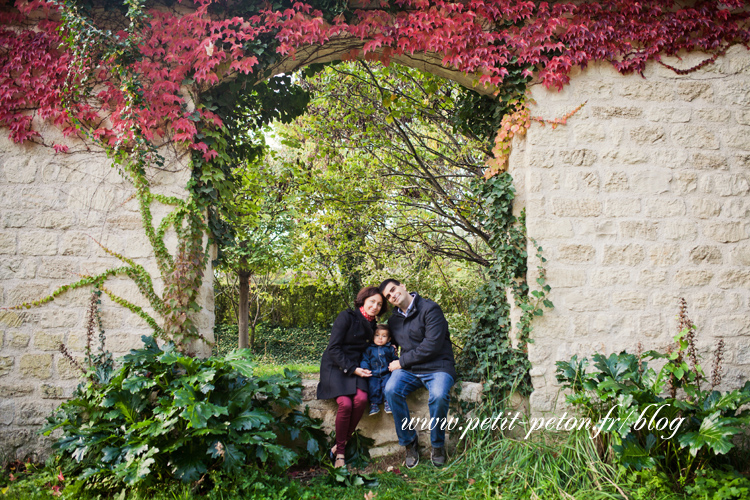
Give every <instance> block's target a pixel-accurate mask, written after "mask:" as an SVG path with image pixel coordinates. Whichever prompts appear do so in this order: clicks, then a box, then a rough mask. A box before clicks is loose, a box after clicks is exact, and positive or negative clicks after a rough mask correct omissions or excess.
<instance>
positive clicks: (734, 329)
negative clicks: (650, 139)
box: [714, 314, 750, 337]
mask: <svg viewBox="0 0 750 500" xmlns="http://www.w3.org/2000/svg"><path fill="white" fill-rule="evenodd" d="M714 331H715V332H716V333H717V334H718V335H721V336H722V337H735V336H738V335H742V336H745V335H750V316H748V315H747V314H731V315H726V316H717V317H716V318H714Z"/></svg>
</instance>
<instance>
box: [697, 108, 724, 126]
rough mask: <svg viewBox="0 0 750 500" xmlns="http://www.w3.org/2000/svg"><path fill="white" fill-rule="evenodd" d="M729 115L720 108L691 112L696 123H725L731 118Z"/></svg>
mask: <svg viewBox="0 0 750 500" xmlns="http://www.w3.org/2000/svg"><path fill="white" fill-rule="evenodd" d="M731 116H732V115H731V113H730V112H729V111H728V110H726V109H720V108H701V109H695V110H693V117H694V118H695V119H696V121H698V122H714V123H725V122H728V121H729V118H731Z"/></svg>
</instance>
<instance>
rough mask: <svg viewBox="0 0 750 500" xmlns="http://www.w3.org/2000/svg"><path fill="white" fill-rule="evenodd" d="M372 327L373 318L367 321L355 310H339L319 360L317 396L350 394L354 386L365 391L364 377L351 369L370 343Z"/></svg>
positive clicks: (352, 393)
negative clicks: (326, 345)
mask: <svg viewBox="0 0 750 500" xmlns="http://www.w3.org/2000/svg"><path fill="white" fill-rule="evenodd" d="M374 328H375V321H372V322H370V321H367V320H366V319H365V318H364V316H362V313H361V312H359V311H358V310H356V311H355V310H352V309H346V310H344V311H341V313H340V314H339V315H338V317H337V318H336V321H334V322H333V328H331V338H330V340H329V341H328V347H326V350H325V352H323V358H322V359H321V360H320V383H318V399H331V398H337V397H339V396H353V395H354V394H355V393H356V392H357V389H362V390H363V391H365V392H367V379H365V378H362V377H358V376H356V375H355V374H354V370H356V369H357V367H359V362H360V361H361V360H362V354H363V353H364V352H365V351H366V350H367V346H368V345H370V339H371V338H372V332H373V329H374Z"/></svg>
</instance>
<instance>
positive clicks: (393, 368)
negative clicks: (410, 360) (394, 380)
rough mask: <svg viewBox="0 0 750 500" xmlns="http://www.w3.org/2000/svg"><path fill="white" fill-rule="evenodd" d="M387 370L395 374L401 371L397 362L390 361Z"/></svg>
mask: <svg viewBox="0 0 750 500" xmlns="http://www.w3.org/2000/svg"><path fill="white" fill-rule="evenodd" d="M388 369H389V370H390V371H392V372H395V371H396V370H400V369H401V363H399V361H398V360H395V361H391V363H390V364H389V365H388Z"/></svg>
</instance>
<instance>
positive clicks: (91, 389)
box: [44, 337, 325, 493]
mask: <svg viewBox="0 0 750 500" xmlns="http://www.w3.org/2000/svg"><path fill="white" fill-rule="evenodd" d="M143 339H144V343H145V346H144V348H142V349H139V350H134V351H131V353H130V354H129V355H127V356H125V357H124V358H123V364H122V366H121V367H120V368H119V369H118V370H116V371H108V372H106V373H100V374H99V375H97V377H93V380H88V381H86V382H85V383H83V384H81V385H80V386H79V387H78V389H77V391H76V394H75V395H74V397H73V399H71V400H70V401H67V402H65V403H63V404H62V405H61V406H60V407H59V408H58V410H57V411H56V412H55V413H54V414H53V415H52V416H51V417H49V419H48V421H49V423H48V425H47V426H46V428H45V429H44V430H45V432H46V433H47V434H49V433H50V432H52V431H53V430H54V429H61V430H62V437H61V438H60V439H59V440H58V441H57V443H56V444H55V445H54V448H56V449H57V450H59V453H60V454H61V455H62V456H63V457H64V458H68V459H70V460H69V462H68V463H69V465H68V467H67V468H66V470H65V476H66V477H71V478H75V479H74V480H73V481H72V482H71V484H69V485H68V486H67V487H66V493H69V492H73V493H75V492H78V491H80V490H82V489H90V490H91V489H94V490H104V489H109V490H113V489H114V490H116V489H122V488H139V489H140V488H148V487H149V486H152V485H154V484H157V483H159V484H163V483H164V482H165V481H167V482H169V481H170V480H181V481H183V482H193V481H197V480H199V479H201V478H203V476H204V475H205V474H206V473H207V472H211V471H216V470H223V471H224V472H225V473H226V474H229V475H239V474H240V473H242V472H243V471H245V472H247V469H257V468H263V470H264V471H265V472H266V473H274V472H280V471H281V470H283V469H285V468H286V467H288V466H290V465H291V464H292V463H294V462H295V461H296V460H298V459H299V458H300V457H301V455H305V454H307V455H318V454H319V453H320V449H321V448H320V444H321V443H323V442H324V441H325V434H324V433H323V432H322V430H321V429H320V426H319V423H318V422H316V421H314V420H313V419H311V418H310V417H309V415H308V414H307V411H306V412H305V413H301V412H299V411H296V410H293V409H292V408H293V407H295V406H297V405H299V404H300V403H301V402H302V398H301V389H302V386H301V381H300V379H299V377H298V376H297V375H296V374H295V373H293V372H289V371H285V373H284V374H283V375H274V376H269V377H256V376H253V365H252V363H251V362H250V361H249V360H248V358H247V356H248V355H249V353H248V352H247V350H240V351H234V352H232V353H229V354H227V355H226V356H224V357H221V358H219V357H211V358H208V359H196V358H191V357H188V356H186V355H184V354H182V353H180V352H179V351H178V350H177V349H176V348H175V346H174V344H172V343H169V344H167V345H166V346H165V347H164V349H161V348H159V346H158V345H157V344H156V342H155V341H154V339H153V338H151V337H143ZM280 439H287V440H295V439H297V440H299V439H301V440H302V441H303V442H304V444H305V446H304V448H303V450H302V451H301V452H299V453H298V452H296V451H294V450H292V449H291V448H289V447H287V446H283V445H281V444H279V440H280Z"/></svg>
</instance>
